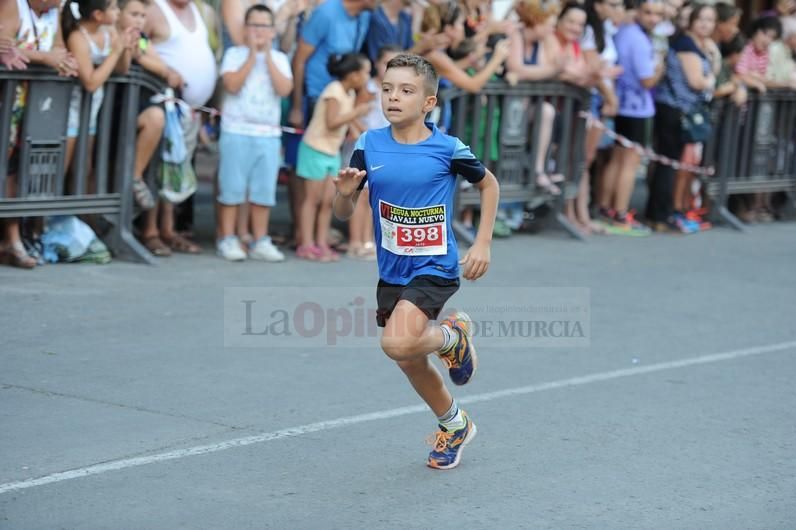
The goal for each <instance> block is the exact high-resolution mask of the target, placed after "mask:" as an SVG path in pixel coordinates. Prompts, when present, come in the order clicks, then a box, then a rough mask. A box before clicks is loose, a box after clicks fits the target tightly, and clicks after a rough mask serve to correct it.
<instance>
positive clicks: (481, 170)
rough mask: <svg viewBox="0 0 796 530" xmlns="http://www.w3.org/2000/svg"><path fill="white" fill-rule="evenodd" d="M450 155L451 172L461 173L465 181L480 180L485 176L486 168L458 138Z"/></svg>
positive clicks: (475, 181)
mask: <svg viewBox="0 0 796 530" xmlns="http://www.w3.org/2000/svg"><path fill="white" fill-rule="evenodd" d="M455 140H456V146H455V147H454V149H453V156H452V157H451V173H453V174H454V175H461V176H462V177H464V179H465V180H466V181H467V182H472V183H473V184H475V183H477V182H480V181H481V180H483V178H484V177H485V176H486V168H485V167H484V165H483V164H482V163H481V161H480V160H478V159H477V158H476V157H475V155H474V154H473V152H472V151H470V148H469V147H467V146H466V145H464V144H463V143H462V141H461V140H459V139H458V138H456V139H455Z"/></svg>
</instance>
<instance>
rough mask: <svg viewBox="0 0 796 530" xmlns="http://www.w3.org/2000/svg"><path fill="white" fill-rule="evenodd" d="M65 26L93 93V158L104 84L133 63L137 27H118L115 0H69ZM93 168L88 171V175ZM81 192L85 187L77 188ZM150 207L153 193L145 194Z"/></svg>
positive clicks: (74, 115)
mask: <svg viewBox="0 0 796 530" xmlns="http://www.w3.org/2000/svg"><path fill="white" fill-rule="evenodd" d="M61 16H62V22H61V23H62V26H63V33H64V39H65V40H66V47H67V48H68V49H69V51H70V52H72V54H73V55H74V56H75V59H76V60H77V72H78V77H79V78H80V83H81V85H82V86H83V88H84V89H85V90H86V91H87V92H89V93H90V94H91V118H90V119H89V125H88V127H89V130H88V134H89V141H88V153H87V154H86V153H80V154H79V155H78V156H87V160H91V158H92V156H91V153H92V152H93V151H94V136H95V135H96V133H97V117H98V115H99V110H100V106H101V105H102V98H103V94H104V92H103V89H102V87H103V85H104V84H105V81H107V80H108V78H109V77H110V76H111V74H113V73H114V71H115V70H118V71H121V72H124V71H126V70H127V68H128V67H129V64H130V58H131V57H132V48H133V47H134V46H135V45H136V44H137V43H138V36H137V35H135V30H134V29H133V28H129V29H128V30H127V31H125V32H124V33H123V34H121V35H120V34H118V33H117V32H116V30H115V24H116V19H117V18H118V16H119V7H118V6H117V5H116V0H75V1H73V2H69V4H67V6H66V8H64V10H63V13H62V15H61ZM81 99H82V90H81V89H80V87H75V89H74V91H73V92H72V101H71V103H70V105H69V120H68V123H69V125H68V129H67V133H66V135H67V140H66V157H65V158H66V162H65V165H64V167H66V168H68V167H69V165H70V163H71V161H72V157H73V154H74V149H75V142H76V141H77V136H78V129H79V127H80V103H81ZM90 173H91V171H90V170H89V174H90ZM75 191H76V192H77V193H78V194H82V193H85V191H86V190H75ZM146 198H147V199H148V201H147V204H149V205H150V206H151V202H152V196H151V195H149V196H148V197H146Z"/></svg>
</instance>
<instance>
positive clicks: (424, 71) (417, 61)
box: [387, 53, 439, 96]
mask: <svg viewBox="0 0 796 530" xmlns="http://www.w3.org/2000/svg"><path fill="white" fill-rule="evenodd" d="M391 68H411V69H412V70H414V72H415V74H416V75H419V76H420V77H422V78H423V88H424V89H425V91H426V95H427V96H436V95H437V88H439V76H438V75H437V70H436V69H435V68H434V65H432V64H431V63H430V62H428V60H427V59H424V58H423V57H420V56H419V55H411V54H408V53H402V54H401V55H398V56H396V57H393V58H392V59H390V62H388V63H387V70H389V69H391Z"/></svg>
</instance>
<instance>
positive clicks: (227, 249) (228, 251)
mask: <svg viewBox="0 0 796 530" xmlns="http://www.w3.org/2000/svg"><path fill="white" fill-rule="evenodd" d="M217 251H218V255H219V256H221V257H222V258H224V259H225V260H227V261H244V260H245V259H246V253H245V252H244V251H243V249H242V248H240V241H239V240H238V238H237V237H235V236H229V237H225V238H224V239H222V240H221V241H219V242H218V247H217Z"/></svg>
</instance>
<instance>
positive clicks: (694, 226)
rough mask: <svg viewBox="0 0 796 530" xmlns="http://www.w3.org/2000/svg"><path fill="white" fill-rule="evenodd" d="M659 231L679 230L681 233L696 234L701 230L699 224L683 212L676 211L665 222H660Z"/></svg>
mask: <svg viewBox="0 0 796 530" xmlns="http://www.w3.org/2000/svg"><path fill="white" fill-rule="evenodd" d="M657 230H658V231H659V232H677V233H679V234H695V233H697V232H699V224H698V223H696V222H694V221H689V220H688V219H686V217H685V216H684V215H683V214H681V213H675V214H674V215H672V216H671V217H669V219H668V220H667V221H666V222H665V223H658V224H657Z"/></svg>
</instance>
